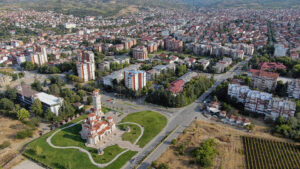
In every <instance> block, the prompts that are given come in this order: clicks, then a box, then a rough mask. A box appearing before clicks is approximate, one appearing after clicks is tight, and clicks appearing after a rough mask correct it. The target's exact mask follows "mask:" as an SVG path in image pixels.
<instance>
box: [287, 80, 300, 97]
mask: <svg viewBox="0 0 300 169" xmlns="http://www.w3.org/2000/svg"><path fill="white" fill-rule="evenodd" d="M288 94H289V97H292V98H295V99H299V98H300V79H293V80H292V81H291V82H289V83H288Z"/></svg>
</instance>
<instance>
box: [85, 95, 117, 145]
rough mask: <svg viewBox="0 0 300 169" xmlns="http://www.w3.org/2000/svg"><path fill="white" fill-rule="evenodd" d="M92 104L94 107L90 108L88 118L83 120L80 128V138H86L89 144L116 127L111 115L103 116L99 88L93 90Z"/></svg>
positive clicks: (110, 132) (96, 141)
mask: <svg viewBox="0 0 300 169" xmlns="http://www.w3.org/2000/svg"><path fill="white" fill-rule="evenodd" d="M93 104H94V108H92V109H91V113H90V114H89V115H88V118H87V119H85V120H84V121H83V123H82V130H81V131H80V134H81V138H82V139H85V140H87V144H91V145H95V144H97V143H98V142H99V141H100V140H102V139H103V138H104V137H105V136H107V135H109V134H112V132H113V131H114V130H115V129H116V125H115V123H114V120H113V117H111V116H110V117H107V118H104V117H103V116H104V113H103V112H102V110H101V95H100V94H99V90H94V91H93Z"/></svg>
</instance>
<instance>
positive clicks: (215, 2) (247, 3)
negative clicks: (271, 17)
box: [182, 0, 300, 8]
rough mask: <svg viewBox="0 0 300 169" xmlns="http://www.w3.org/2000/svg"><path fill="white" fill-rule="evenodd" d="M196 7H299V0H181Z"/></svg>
mask: <svg viewBox="0 0 300 169" xmlns="http://www.w3.org/2000/svg"><path fill="white" fill-rule="evenodd" d="M182 1H183V2H185V3H187V4H190V5H193V4H194V5H196V6H197V7H215V8H234V7H241V8H293V7H300V0H182Z"/></svg>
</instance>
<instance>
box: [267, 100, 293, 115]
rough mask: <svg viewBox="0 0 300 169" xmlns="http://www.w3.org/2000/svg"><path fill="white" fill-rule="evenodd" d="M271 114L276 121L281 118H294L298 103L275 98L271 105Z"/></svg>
mask: <svg viewBox="0 0 300 169" xmlns="http://www.w3.org/2000/svg"><path fill="white" fill-rule="evenodd" d="M268 109H269V114H268V116H273V119H276V118H277V117H279V116H283V117H284V118H289V117H294V115H295V112H296V103H295V102H292V101H290V100H282V99H280V98H273V99H272V100H271V101H270V103H269V108H268Z"/></svg>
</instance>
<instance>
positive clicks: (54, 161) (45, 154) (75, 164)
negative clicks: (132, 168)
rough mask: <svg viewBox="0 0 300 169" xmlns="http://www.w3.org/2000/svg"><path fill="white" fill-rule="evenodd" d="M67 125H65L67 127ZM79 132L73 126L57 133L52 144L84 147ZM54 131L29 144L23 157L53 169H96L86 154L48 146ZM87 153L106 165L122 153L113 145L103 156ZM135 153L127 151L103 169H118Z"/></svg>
mask: <svg viewBox="0 0 300 169" xmlns="http://www.w3.org/2000/svg"><path fill="white" fill-rule="evenodd" d="M86 117H87V115H83V116H81V117H80V118H78V119H76V120H74V121H72V122H71V123H69V124H72V123H76V122H78V121H79V120H82V119H84V118H86ZM69 124H67V125H69ZM80 130H81V126H80V125H75V126H73V127H71V128H68V129H66V130H62V131H60V132H58V133H57V134H56V135H55V136H54V137H53V138H52V140H51V141H52V143H53V144H54V145H57V146H71V145H73V146H78V147H84V140H82V139H81V138H80V135H79V133H78V132H79V131H80ZM53 132H54V131H52V132H50V133H48V134H46V135H44V136H42V137H40V138H38V139H36V140H34V141H33V142H32V143H30V144H29V145H28V146H27V147H26V150H25V152H24V155H25V156H27V157H30V158H32V159H34V160H35V161H39V162H41V163H43V164H44V165H46V166H49V167H51V168H55V169H87V168H88V169H98V167H96V166H94V165H93V164H92V163H91V162H90V160H89V158H88V156H87V154H85V153H82V152H80V151H79V150H76V149H55V148H52V147H50V146H49V145H48V143H47V142H46V139H47V137H49V136H50V135H51V134H52V133H53ZM36 147H39V148H40V149H42V151H40V153H37V151H36V150H37V148H36ZM84 148H85V149H87V150H88V151H90V152H91V153H92V156H93V158H94V160H95V161H96V162H97V163H106V162H109V161H110V160H111V159H112V158H114V157H115V156H116V155H117V154H119V153H120V152H122V151H124V150H123V149H121V148H120V147H119V146H117V145H114V146H110V147H107V148H105V149H104V154H103V155H101V156H99V155H97V150H96V149H93V148H87V147H84ZM135 154H136V152H133V151H128V152H126V153H125V154H123V155H121V156H120V157H119V158H118V159H117V160H116V161H115V162H114V163H112V164H111V165H109V166H107V167H105V169H118V168H121V167H122V166H123V165H124V164H125V163H126V162H127V161H129V160H130V159H131V158H132V157H133V156H134V155H135Z"/></svg>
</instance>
